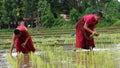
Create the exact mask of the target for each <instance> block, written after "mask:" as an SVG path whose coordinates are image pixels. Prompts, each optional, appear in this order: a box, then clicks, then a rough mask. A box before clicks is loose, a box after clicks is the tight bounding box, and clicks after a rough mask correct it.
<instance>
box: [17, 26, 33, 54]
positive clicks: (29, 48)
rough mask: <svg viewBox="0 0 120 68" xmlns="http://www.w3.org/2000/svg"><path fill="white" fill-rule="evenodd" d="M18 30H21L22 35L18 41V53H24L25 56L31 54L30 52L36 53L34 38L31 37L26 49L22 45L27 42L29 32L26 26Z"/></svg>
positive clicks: (19, 27)
mask: <svg viewBox="0 0 120 68" xmlns="http://www.w3.org/2000/svg"><path fill="white" fill-rule="evenodd" d="M17 29H19V30H20V31H21V32H22V34H21V36H20V37H19V38H17V39H16V51H17V52H22V53H24V54H26V53H29V52H31V51H32V52H34V51H35V48H34V45H33V42H32V37H30V38H29V39H28V41H27V44H26V45H25V48H23V46H21V44H22V43H24V42H25V40H26V38H27V37H28V31H27V28H26V27H25V26H24V25H21V26H18V27H17Z"/></svg>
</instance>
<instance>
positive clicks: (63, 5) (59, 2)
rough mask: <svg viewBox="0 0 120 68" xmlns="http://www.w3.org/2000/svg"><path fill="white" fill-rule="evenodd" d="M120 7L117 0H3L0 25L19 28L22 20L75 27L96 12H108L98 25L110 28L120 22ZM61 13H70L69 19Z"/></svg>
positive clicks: (0, 5) (0, 4)
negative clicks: (18, 25)
mask: <svg viewBox="0 0 120 68" xmlns="http://www.w3.org/2000/svg"><path fill="white" fill-rule="evenodd" d="M119 7H120V3H119V2H118V1H117V0H0V28H15V27H16V26H17V24H18V23H16V22H17V21H19V20H21V19H25V20H26V24H27V25H30V27H36V28H38V29H39V28H41V27H46V28H51V27H57V28H61V27H62V28H63V27H66V26H68V27H69V28H73V27H74V25H75V24H76V22H77V21H78V19H79V18H80V17H82V16H83V15H85V14H88V13H94V12H96V11H101V12H102V13H103V14H104V17H103V18H102V20H101V21H100V23H99V24H98V27H108V26H111V25H113V24H114V25H115V23H117V24H118V23H119V22H120V21H119V20H120V8H119ZM60 14H66V15H69V20H68V21H65V20H64V19H63V17H60Z"/></svg>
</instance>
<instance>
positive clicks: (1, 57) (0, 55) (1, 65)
mask: <svg viewBox="0 0 120 68" xmlns="http://www.w3.org/2000/svg"><path fill="white" fill-rule="evenodd" d="M114 46H115V47H114V48H104V49H103V48H94V49H93V51H94V52H99V51H107V50H110V49H111V50H112V53H113V54H114V53H119V52H120V44H116V45H114ZM73 48H74V46H72V45H71V46H69V45H66V46H64V50H65V51H66V52H67V51H68V52H71V53H72V52H73V51H72V49H73ZM82 51H89V50H84V49H83V50H82ZM6 52H9V50H0V68H9V64H8V63H7V61H6V58H5V56H6V55H5V53H6ZM76 52H79V50H76ZM44 53H45V52H44V51H43V52H42V51H37V52H35V54H36V55H41V54H44ZM13 56H16V53H13ZM54 62H56V63H62V65H64V66H65V64H66V65H68V64H69V63H67V62H66V61H54ZM73 62H74V61H73ZM116 62H118V65H119V63H120V58H119V57H117V58H116ZM66 67H67V66H66ZM118 68H120V66H119V67H118Z"/></svg>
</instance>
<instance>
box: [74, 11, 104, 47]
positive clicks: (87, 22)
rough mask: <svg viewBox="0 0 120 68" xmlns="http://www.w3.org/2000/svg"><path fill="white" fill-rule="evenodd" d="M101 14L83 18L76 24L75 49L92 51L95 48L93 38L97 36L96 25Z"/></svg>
mask: <svg viewBox="0 0 120 68" xmlns="http://www.w3.org/2000/svg"><path fill="white" fill-rule="evenodd" d="M102 16H103V15H102V13H101V12H97V13H95V14H88V15H85V16H83V17H82V18H81V19H80V20H79V21H78V22H77V24H76V45H75V47H76V48H82V49H93V48H94V47H95V44H94V38H93V36H98V35H99V34H98V33H97V31H96V29H95V28H96V24H97V23H98V21H99V20H100V19H101V18H102Z"/></svg>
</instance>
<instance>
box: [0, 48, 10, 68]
mask: <svg viewBox="0 0 120 68" xmlns="http://www.w3.org/2000/svg"><path fill="white" fill-rule="evenodd" d="M7 52H9V50H0V68H8V63H7V60H6V58H5V57H6V56H5V53H7Z"/></svg>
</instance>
